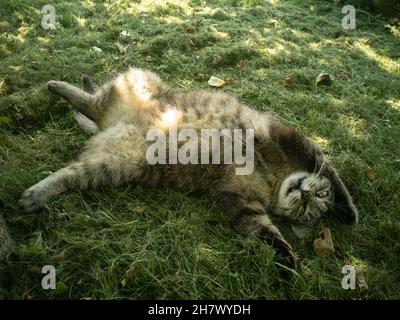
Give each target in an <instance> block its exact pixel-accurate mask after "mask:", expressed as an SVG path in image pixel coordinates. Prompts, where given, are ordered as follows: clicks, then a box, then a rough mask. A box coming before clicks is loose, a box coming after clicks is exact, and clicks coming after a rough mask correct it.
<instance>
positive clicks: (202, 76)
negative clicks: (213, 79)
mask: <svg viewBox="0 0 400 320" xmlns="http://www.w3.org/2000/svg"><path fill="white" fill-rule="evenodd" d="M205 79H206V75H205V74H204V73H199V74H198V75H197V80H199V81H204V80H205Z"/></svg>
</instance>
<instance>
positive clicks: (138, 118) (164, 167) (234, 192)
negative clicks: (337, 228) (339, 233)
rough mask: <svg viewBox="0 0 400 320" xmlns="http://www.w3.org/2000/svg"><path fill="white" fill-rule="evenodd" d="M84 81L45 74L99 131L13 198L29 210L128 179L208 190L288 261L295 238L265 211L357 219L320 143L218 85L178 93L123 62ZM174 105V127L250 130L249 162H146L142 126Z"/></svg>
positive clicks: (302, 218) (245, 230)
mask: <svg viewBox="0 0 400 320" xmlns="http://www.w3.org/2000/svg"><path fill="white" fill-rule="evenodd" d="M83 87H84V91H82V90H80V89H78V88H76V87H74V86H72V85H70V84H68V83H66V82H61V81H50V82H49V83H48V89H49V90H50V91H51V92H53V93H55V94H57V95H60V96H62V97H63V98H65V99H66V100H68V101H69V102H70V103H71V104H72V105H74V106H75V107H76V108H77V110H78V111H79V112H80V113H81V114H83V115H79V117H80V119H81V120H82V119H83V120H85V119H86V120H88V119H87V118H89V119H90V120H91V121H93V122H91V121H86V124H87V128H88V129H89V130H92V131H94V132H96V131H97V133H96V134H95V135H94V136H93V137H91V138H90V139H89V141H88V142H87V145H86V149H85V151H84V152H83V153H82V155H81V156H80V158H79V159H78V160H77V161H76V162H73V163H71V164H70V165H68V166H67V167H65V168H62V169H60V170H58V171H56V172H55V173H53V174H51V175H50V176H48V177H47V178H46V179H44V180H42V181H40V182H39V183H37V184H35V185H34V186H32V187H31V188H29V189H28V190H26V191H25V192H24V193H23V194H22V198H21V200H20V201H19V204H20V206H21V208H22V209H23V211H25V212H33V211H36V210H38V209H40V208H42V207H43V205H44V204H45V203H46V201H48V200H49V199H50V198H51V197H53V196H55V195H59V194H60V193H62V192H65V191H67V190H69V189H72V190H74V189H87V188H96V187H98V186H103V185H109V184H111V185H114V186H116V185H120V184H123V183H127V182H130V181H135V182H136V183H140V184H144V185H147V186H152V187H156V186H157V187H160V186H169V187H173V188H176V189H178V190H183V191H185V192H187V191H194V190H204V191H205V192H208V194H209V195H210V196H211V197H212V198H213V199H215V201H216V202H217V203H218V204H219V205H220V207H221V208H222V209H223V210H224V212H225V213H226V216H227V217H228V219H229V220H230V221H231V222H232V224H233V225H234V226H235V227H236V228H237V230H238V231H239V232H241V233H242V234H244V235H250V234H253V235H256V236H258V237H260V238H262V239H265V240H267V241H268V242H269V243H270V244H271V245H272V246H273V247H274V248H275V249H277V250H278V252H279V253H280V254H281V255H283V256H284V257H289V260H290V264H291V265H292V266H295V261H296V257H295V255H294V253H293V251H292V247H291V246H290V244H289V243H287V241H286V240H285V239H284V237H283V236H282V234H281V233H280V232H279V230H278V228H277V227H276V226H275V225H274V224H273V222H272V221H271V216H274V215H276V216H280V217H282V218H287V219H289V220H291V221H297V222H301V223H307V222H309V223H311V222H313V221H316V220H318V219H319V218H321V217H322V216H323V215H327V214H329V213H330V212H335V213H339V215H340V216H341V217H342V218H343V219H344V221H345V222H347V223H357V221H358V213H357V210H356V208H355V206H354V204H353V202H352V199H351V197H350V195H349V193H348V191H347V190H346V188H345V186H344V185H343V183H342V181H341V179H340V178H339V176H338V175H337V173H336V172H335V170H334V169H333V168H332V166H331V165H330V164H329V163H328V162H327V161H326V160H325V158H324V156H323V154H322V152H321V151H320V150H319V149H318V148H317V147H316V146H315V145H314V144H313V143H312V142H311V141H310V140H309V139H308V138H307V137H305V136H304V135H303V134H301V133H299V132H298V131H296V130H295V129H293V128H291V127H287V126H284V125H283V124H281V123H280V122H278V120H277V119H275V118H274V117H273V116H271V115H270V114H267V113H260V112H257V111H255V110H253V109H251V108H249V107H247V106H246V105H244V104H242V103H240V102H238V101H237V100H236V99H235V98H233V97H231V96H229V95H227V94H224V93H220V92H209V91H199V92H185V93H178V92H174V91H173V90H171V89H170V88H168V87H167V86H166V85H165V84H164V83H163V82H162V81H161V79H160V78H159V77H158V76H157V75H156V74H154V73H152V72H149V71H145V70H140V69H129V70H128V71H127V72H126V73H124V74H121V75H119V76H118V77H117V78H116V79H114V80H112V81H110V82H108V83H106V84H105V85H103V86H102V87H101V88H100V89H99V90H97V91H95V89H94V87H93V85H92V83H91V81H90V79H89V78H88V77H86V76H84V77H83ZM171 112H172V114H173V115H174V119H173V120H174V125H176V126H177V128H178V129H180V128H192V129H195V130H197V131H200V130H201V129H204V128H210V129H217V130H221V129H230V130H233V129H243V130H244V129H254V171H253V172H252V173H251V174H250V175H236V174H235V170H234V169H235V168H236V167H237V163H235V162H233V163H232V164H209V165H205V164H186V165H183V164H180V163H177V164H154V165H150V164H149V163H148V162H147V161H146V150H147V148H148V147H149V145H150V142H149V141H147V140H146V134H147V132H148V131H149V130H150V129H155V128H158V129H161V130H163V131H164V132H166V134H168V126H169V125H171V123H170V122H168V121H165V115H166V114H171ZM85 117H87V118H85ZM82 123H85V121H83V122H82ZM207 143H208V141H207ZM211 148H212V146H211ZM211 151H213V150H211ZM286 261H287V260H286Z"/></svg>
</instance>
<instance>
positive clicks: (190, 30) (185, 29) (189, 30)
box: [182, 28, 195, 33]
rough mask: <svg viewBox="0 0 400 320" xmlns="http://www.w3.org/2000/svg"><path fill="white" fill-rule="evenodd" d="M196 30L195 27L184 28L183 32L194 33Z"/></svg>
mask: <svg viewBox="0 0 400 320" xmlns="http://www.w3.org/2000/svg"><path fill="white" fill-rule="evenodd" d="M194 31H195V30H194V29H193V28H183V29H182V32H184V33H193V32H194Z"/></svg>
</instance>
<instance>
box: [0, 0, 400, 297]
mask: <svg viewBox="0 0 400 320" xmlns="http://www.w3.org/2000/svg"><path fill="white" fill-rule="evenodd" d="M271 2H272V4H271V3H270V2H265V1H257V0H243V1H241V0H226V1H206V2H203V1H180V2H179V1H168V2H165V3H164V2H163V1H157V2H156V3H152V2H151V1H142V2H140V1H128V0H118V1H104V2H102V3H101V4H100V3H95V2H94V1H90V0H86V1H61V0H53V1H52V2H51V3H52V4H53V5H54V6H55V8H56V13H57V14H58V16H57V21H58V28H57V29H56V30H44V29H42V28H41V26H40V23H41V20H42V17H43V14H42V13H41V8H42V7H43V6H44V5H46V4H48V1H47V0H44V1H41V0H37V1H29V2H28V1H21V0H15V1H12V2H9V3H7V4H2V6H1V9H0V16H1V22H0V30H1V33H0V58H1V59H0V83H1V81H2V80H3V83H2V85H1V88H0V89H1V90H0V210H1V212H2V213H3V214H4V216H5V219H6V221H7V223H8V225H9V227H10V230H11V233H12V235H13V237H14V240H15V243H16V245H15V247H14V248H13V250H12V252H11V253H10V254H9V255H8V256H7V259H6V261H5V266H6V270H5V271H4V273H3V276H4V281H3V286H2V287H1V288H0V297H3V298H13V299H37V298H74V299H79V298H87V299H94V298H100V299H119V298H133V299H146V298H170V299H171V298H177V299H187V298H192V299H205V298H208V299H222V298H224V299H227V298H230V299H235V298H238V299H243V298H252V299H253V298H254V299H258V298H261V299H398V298H400V276H399V275H400V219H399V207H400V193H399V182H400V152H399V145H398V143H399V141H400V131H399V129H400V128H399V126H400V73H399V72H400V69H399V68H400V67H399V65H400V53H399V50H398V48H399V45H400V28H399V26H398V25H397V26H396V25H386V26H385V24H387V22H386V21H384V19H383V18H381V17H373V16H371V15H368V14H365V13H362V12H361V13H358V14H357V29H356V30H354V31H345V30H343V29H342V28H341V19H342V13H341V7H340V6H336V5H335V4H334V2H333V1H310V0H305V1H304V0H302V1H300V0H293V1H271ZM273 3H274V4H273ZM184 28H191V29H193V30H189V31H193V32H184V31H183V30H184ZM186 31H188V30H187V29H186ZM116 42H118V43H120V44H121V45H122V46H124V47H125V46H128V47H127V50H126V52H123V53H121V52H120V51H119V49H118V48H117V47H116V45H115V43H116ZM94 46H96V47H99V48H101V49H102V53H100V54H98V53H96V52H93V50H91V48H92V47H94ZM128 65H134V66H138V67H144V68H148V69H151V70H154V71H156V72H158V73H159V74H160V75H161V77H162V78H163V79H164V80H165V81H166V82H167V83H168V84H169V85H171V86H172V87H174V88H176V89H189V90H192V89H200V88H207V86H208V85H207V79H208V78H209V77H210V76H211V75H215V76H217V77H219V78H223V79H226V78H228V77H230V78H232V79H234V81H235V84H234V85H227V86H225V87H224V88H223V89H218V90H224V91H226V92H228V93H230V94H233V95H235V96H236V97H238V98H239V99H241V100H242V101H244V102H246V103H248V104H249V105H251V106H253V107H254V108H257V109H258V110H260V111H263V110H269V111H272V112H274V113H275V114H276V115H277V116H279V117H281V118H282V119H284V121H285V122H286V123H291V124H293V125H295V126H296V127H298V128H300V130H302V131H303V132H305V133H306V134H307V135H309V136H310V137H311V138H312V139H313V140H314V141H315V142H316V143H318V144H319V145H320V146H321V147H322V148H323V149H324V151H326V153H327V154H329V156H330V158H331V159H332V161H333V163H334V164H335V166H336V167H337V169H338V170H339V172H340V173H341V176H342V178H343V180H344V181H345V183H346V184H347V186H348V188H349V190H350V192H351V194H352V195H353V196H354V200H355V203H356V204H357V207H358V208H359V211H360V223H359V224H358V225H357V226H354V227H353V226H352V227H350V226H343V225H338V224H335V223H333V222H330V221H324V224H325V225H327V226H329V227H330V229H331V230H332V233H333V240H334V245H335V249H336V251H335V254H334V255H333V256H331V257H328V258H321V257H317V256H316V255H315V254H314V252H313V248H312V243H313V239H315V238H316V237H317V234H318V226H316V227H315V228H314V230H313V232H312V234H311V235H310V236H309V237H307V238H306V239H305V241H304V242H300V241H299V240H298V239H297V238H296V236H295V235H294V234H293V232H292V231H291V230H290V229H289V228H288V227H285V226H284V227H283V230H284V233H285V235H286V237H287V239H288V240H289V242H291V243H292V245H293V246H294V249H295V251H296V252H297V253H298V254H299V255H300V256H301V257H302V259H303V261H302V264H301V267H300V269H299V270H298V272H296V273H293V275H292V277H291V278H290V279H287V278H282V277H280V275H279V273H278V268H277V266H276V265H275V264H274V262H273V256H274V251H273V250H272V249H271V248H270V247H269V246H267V245H265V244H264V243H262V242H261V241H259V240H257V239H255V238H243V237H241V236H240V235H238V234H236V233H235V231H234V230H232V229H231V227H230V226H229V224H228V223H227V221H226V220H225V219H224V217H223V215H222V213H221V211H220V210H219V209H218V208H216V206H215V204H213V203H212V202H210V201H209V199H207V198H206V197H205V196H202V195H196V196H193V195H189V194H182V193H177V192H175V191H173V190H151V189H146V188H142V187H134V186H125V187H122V188H118V189H112V188H105V189H103V190H99V191H87V192H79V191H74V192H69V193H67V194H65V195H63V196H61V197H59V198H57V199H55V200H54V201H51V202H50V203H49V204H48V205H46V207H45V209H44V210H42V211H40V212H38V213H35V214H27V215H25V214H22V213H21V212H20V211H19V210H18V208H17V201H18V199H19V196H20V194H21V193H22V192H23V191H24V190H25V189H26V188H27V187H29V186H31V185H32V184H34V183H36V182H37V181H39V180H40V179H42V178H44V177H46V176H47V175H48V174H49V172H53V171H55V170H57V169H59V168H61V167H63V166H65V165H66V164H67V163H68V162H70V161H72V160H73V159H74V158H76V157H77V155H78V154H79V153H80V151H81V150H82V147H83V145H84V141H85V140H86V139H87V136H86V135H85V134H84V133H82V132H81V131H80V130H79V128H78V127H77V125H76V124H75V122H74V120H73V115H72V111H71V108H70V106H69V105H68V104H67V103H66V102H64V101H62V100H59V99H57V98H55V97H54V96H52V95H50V94H49V93H48V92H47V90H46V88H45V84H46V82H47V81H48V80H50V79H55V80H66V81H69V82H72V83H76V84H78V83H79V82H80V76H81V74H82V73H86V74H90V75H92V77H93V79H94V80H95V82H97V83H101V82H103V81H105V80H107V79H109V78H110V77H112V76H114V75H116V74H117V73H119V72H121V71H123V70H125V69H126V68H127V66H128ZM322 71H325V72H328V73H329V74H330V75H331V76H333V78H334V80H333V82H332V85H331V86H318V87H316V85H315V78H316V76H317V75H318V74H319V73H320V72H322ZM199 74H203V75H204V78H205V80H202V79H203V77H202V76H199ZM288 77H289V78H290V79H291V80H292V82H293V83H292V85H289V86H288V85H287V83H286V85H285V79H286V78H288ZM368 168H370V169H368ZM366 170H369V172H370V173H371V172H373V173H374V178H373V177H371V175H370V178H371V179H368V177H367V175H366ZM372 178H373V179H372ZM48 264H50V265H54V266H55V268H56V270H57V289H56V290H43V289H42V288H41V279H42V277H43V275H42V274H41V268H42V266H44V265H48ZM346 264H351V265H354V266H356V268H357V269H358V270H360V271H361V272H363V273H364V275H365V277H366V280H367V283H368V290H366V291H361V290H344V289H342V287H341V279H342V277H343V274H341V269H342V266H343V265H346Z"/></svg>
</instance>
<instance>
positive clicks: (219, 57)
mask: <svg viewBox="0 0 400 320" xmlns="http://www.w3.org/2000/svg"><path fill="white" fill-rule="evenodd" d="M221 60H222V57H221V56H220V55H218V54H216V55H214V59H213V61H212V64H218V63H219V62H220V61H221Z"/></svg>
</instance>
